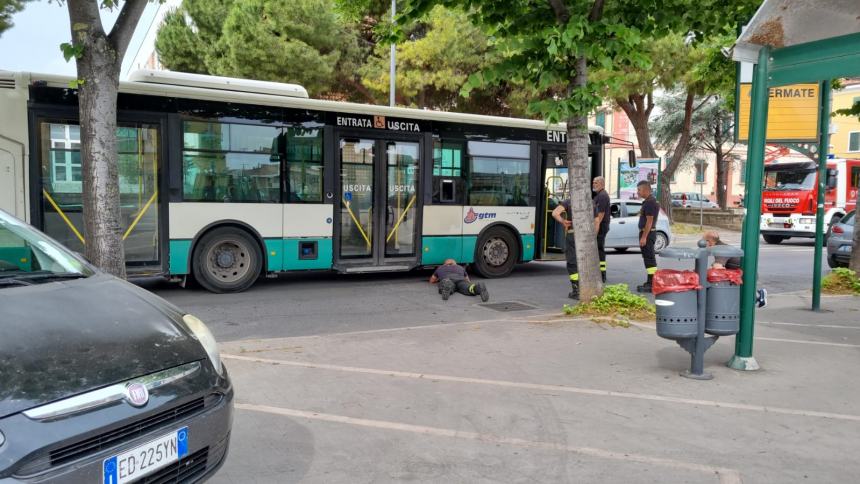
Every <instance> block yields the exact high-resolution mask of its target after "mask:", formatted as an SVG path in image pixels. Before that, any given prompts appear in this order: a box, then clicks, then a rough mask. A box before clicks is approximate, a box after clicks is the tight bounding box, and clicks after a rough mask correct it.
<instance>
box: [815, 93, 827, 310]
mask: <svg viewBox="0 0 860 484" xmlns="http://www.w3.org/2000/svg"><path fill="white" fill-rule="evenodd" d="M818 91H819V92H820V93H821V95H820V96H819V97H818V98H819V105H818V200H816V202H815V203H816V205H815V206H816V210H815V262H814V264H813V269H812V270H813V273H812V310H813V311H819V310H820V309H821V253H822V248H823V246H824V192H825V190H826V189H827V152H828V151H829V150H828V144H829V143H830V81H829V80H824V81H820V86H819V89H818Z"/></svg>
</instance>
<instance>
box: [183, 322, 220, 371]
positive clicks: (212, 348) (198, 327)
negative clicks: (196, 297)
mask: <svg viewBox="0 0 860 484" xmlns="http://www.w3.org/2000/svg"><path fill="white" fill-rule="evenodd" d="M182 321H184V322H185V324H186V325H187V326H188V329H189V330H191V334H192V335H194V338H195V339H196V340H197V341H199V342H200V344H201V345H203V349H204V350H206V354H207V355H208V356H209V361H211V362H212V366H214V367H215V371H216V372H217V373H218V374H219V375H222V374H223V373H222V367H221V354H220V353H219V352H218V342H217V341H215V337H214V336H212V332H211V331H209V328H208V327H206V324H205V323H203V321H200V319H198V318H197V317H196V316H192V315H190V314H186V315H185V316H182Z"/></svg>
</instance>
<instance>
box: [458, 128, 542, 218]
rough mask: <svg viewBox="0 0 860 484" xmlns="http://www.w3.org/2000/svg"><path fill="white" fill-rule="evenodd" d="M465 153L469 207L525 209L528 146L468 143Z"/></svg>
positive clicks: (526, 200)
mask: <svg viewBox="0 0 860 484" xmlns="http://www.w3.org/2000/svg"><path fill="white" fill-rule="evenodd" d="M468 149H469V204H470V205H484V206H517V207H520V206H526V205H528V196H529V146H528V145H521V144H513V143H489V142H481V141H470V142H469V145H468Z"/></svg>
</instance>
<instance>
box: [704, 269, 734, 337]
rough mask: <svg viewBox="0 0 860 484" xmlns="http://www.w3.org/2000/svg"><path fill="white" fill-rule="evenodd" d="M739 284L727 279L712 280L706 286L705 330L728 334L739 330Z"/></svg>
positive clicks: (721, 334) (709, 332)
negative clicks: (708, 285)
mask: <svg viewBox="0 0 860 484" xmlns="http://www.w3.org/2000/svg"><path fill="white" fill-rule="evenodd" d="M740 288H741V286H737V285H735V284H732V283H731V282H728V281H721V282H712V283H710V287H708V298H707V301H708V307H707V309H706V311H705V332H706V333H708V334H711V335H715V336H729V335H732V334H737V333H738V330H740V324H741V319H740V314H741V289H740Z"/></svg>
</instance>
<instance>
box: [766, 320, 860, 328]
mask: <svg viewBox="0 0 860 484" xmlns="http://www.w3.org/2000/svg"><path fill="white" fill-rule="evenodd" d="M759 323H761V324H772V325H779V326H802V327H804V328H834V329H860V326H845V325H840V324H806V323H783V322H778V321H759Z"/></svg>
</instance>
